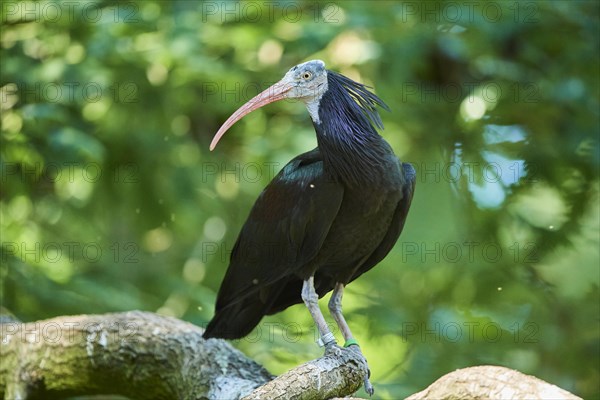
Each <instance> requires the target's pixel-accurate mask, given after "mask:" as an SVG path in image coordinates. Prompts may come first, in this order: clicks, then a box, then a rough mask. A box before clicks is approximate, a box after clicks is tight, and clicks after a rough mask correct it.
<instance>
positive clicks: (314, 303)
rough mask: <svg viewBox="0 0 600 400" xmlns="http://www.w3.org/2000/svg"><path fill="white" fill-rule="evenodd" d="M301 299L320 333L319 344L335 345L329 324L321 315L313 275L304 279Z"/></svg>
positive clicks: (327, 346)
mask: <svg viewBox="0 0 600 400" xmlns="http://www.w3.org/2000/svg"><path fill="white" fill-rule="evenodd" d="M302 300H303V301H304V304H306V308H308V311H309V312H310V315H311V316H312V318H313V320H314V321H315V324H316V325H317V329H318V330H319V335H321V338H320V339H319V344H320V345H323V346H325V347H326V348H329V347H330V346H332V345H335V344H336V342H335V337H334V336H333V334H332V333H331V330H329V326H328V325H327V322H326V321H325V317H323V313H322V312H321V309H320V308H319V295H318V294H317V292H316V290H315V285H314V277H313V276H311V277H310V278H308V279H307V280H305V281H304V284H303V285H302Z"/></svg>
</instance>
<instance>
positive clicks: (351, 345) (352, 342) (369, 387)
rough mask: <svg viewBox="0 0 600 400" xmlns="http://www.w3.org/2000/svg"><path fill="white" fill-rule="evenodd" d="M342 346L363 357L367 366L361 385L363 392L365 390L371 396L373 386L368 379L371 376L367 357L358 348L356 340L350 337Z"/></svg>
mask: <svg viewBox="0 0 600 400" xmlns="http://www.w3.org/2000/svg"><path fill="white" fill-rule="evenodd" d="M344 347H345V348H347V349H348V350H350V351H354V352H358V354H360V356H361V357H362V358H363V360H365V365H366V366H367V375H366V376H365V380H364V382H363V385H364V388H365V392H367V393H368V394H369V396H373V393H375V388H374V387H373V385H372V384H371V381H370V380H369V378H370V377H371V370H370V369H369V363H368V362H367V358H366V357H365V356H364V354H363V353H362V351H361V350H360V346H359V345H358V342H357V341H356V340H355V339H350V340H348V341H346V343H345V344H344Z"/></svg>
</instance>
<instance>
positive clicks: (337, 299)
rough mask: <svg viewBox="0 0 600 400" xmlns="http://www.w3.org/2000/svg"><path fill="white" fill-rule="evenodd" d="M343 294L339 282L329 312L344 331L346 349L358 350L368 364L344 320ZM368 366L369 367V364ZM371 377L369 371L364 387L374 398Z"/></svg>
mask: <svg viewBox="0 0 600 400" xmlns="http://www.w3.org/2000/svg"><path fill="white" fill-rule="evenodd" d="M343 294H344V284H342V283H339V282H338V283H336V284H335V286H334V288H333V293H332V294H331V299H330V300H329V312H330V313H331V316H332V317H333V319H334V320H335V322H336V323H337V325H338V327H339V328H340V331H342V335H343V336H344V340H345V341H346V343H345V344H344V347H351V348H353V349H356V350H358V352H359V353H360V355H361V356H362V357H363V358H364V359H365V362H367V359H366V358H365V356H364V355H363V354H362V351H360V347H359V346H358V343H357V342H356V340H355V339H354V337H353V336H352V332H350V327H349V326H348V324H347V323H346V319H345V318H344V315H343V314H342V295H343ZM367 366H368V364H367ZM370 375H371V371H370V370H369V372H368V374H367V376H366V377H365V381H364V385H365V391H366V392H367V393H368V394H369V396H372V395H373V393H375V389H374V388H373V385H371V382H370V381H369V376H370Z"/></svg>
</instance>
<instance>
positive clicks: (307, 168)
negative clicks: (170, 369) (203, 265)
mask: <svg viewBox="0 0 600 400" xmlns="http://www.w3.org/2000/svg"><path fill="white" fill-rule="evenodd" d="M343 195H344V190H343V187H342V186H341V185H340V184H339V183H337V182H335V181H333V180H331V179H330V178H328V177H327V176H326V175H324V173H323V161H322V158H321V154H320V152H319V150H318V148H317V149H314V150H313V151H310V152H308V153H304V154H302V155H300V156H298V157H296V158H294V159H293V160H292V161H290V162H289V163H288V164H287V165H286V166H285V167H284V168H283V170H281V172H280V173H279V174H278V175H277V176H276V177H275V178H274V179H273V180H272V181H271V183H269V185H268V186H267V187H266V188H265V190H264V191H263V192H262V193H261V195H260V196H259V198H258V199H257V200H256V203H255V204H254V207H253V208H252V210H251V211H250V215H249V216H248V219H247V220H246V223H245V224H244V226H243V228H242V230H241V232H240V235H239V237H238V239H237V242H236V244H235V246H234V248H233V250H232V253H231V261H230V264H229V268H228V270H227V273H226V274H225V278H224V279H223V283H222V284H221V288H220V289H219V294H218V296H217V303H216V307H215V309H216V310H215V316H214V317H213V319H212V320H211V322H210V323H209V324H208V326H207V328H206V331H205V332H204V337H205V338H209V337H222V338H227V339H234V338H239V337H243V336H245V335H246V334H248V333H249V332H250V331H251V330H252V329H253V328H254V327H255V326H256V325H257V324H258V322H259V321H260V319H261V318H262V317H263V316H264V315H265V314H266V313H268V312H269V309H270V307H271V305H272V304H271V303H273V302H274V301H275V300H276V299H277V297H278V296H279V294H280V293H281V291H282V290H283V289H284V288H285V287H286V285H287V283H288V282H289V281H290V280H297V279H298V278H297V277H294V276H293V274H294V272H295V271H297V270H299V269H300V268H301V267H302V266H303V265H304V264H306V263H307V262H309V261H310V260H311V259H313V258H314V257H315V256H316V255H317V253H318V252H319V250H320V249H321V246H322V244H323V241H324V240H325V237H326V236H327V233H328V232H329V228H330V227H331V224H332V223H333V220H334V219H335V217H336V216H337V214H338V211H339V208H340V205H341V203H342V198H343Z"/></svg>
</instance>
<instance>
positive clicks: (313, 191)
mask: <svg viewBox="0 0 600 400" xmlns="http://www.w3.org/2000/svg"><path fill="white" fill-rule="evenodd" d="M292 98H293V99H299V100H301V101H303V102H304V104H306V108H307V109H308V113H309V114H310V117H311V119H312V122H313V125H314V128H315V131H316V135H317V143H318V147H317V148H315V149H314V150H311V151H309V152H307V153H304V154H301V155H299V156H297V157H296V158H294V159H293V160H291V161H290V162H289V163H288V164H287V165H286V166H285V167H284V168H283V169H282V170H281V172H279V174H277V176H276V177H275V178H274V179H273V180H272V181H271V183H269V185H268V186H267V187H266V188H265V189H264V191H263V192H262V193H261V194H260V196H259V197H258V199H257V200H256V203H255V204H254V207H253V208H252V210H251V211H250V215H249V216H248V219H247V221H246V223H245V224H244V226H243V227H242V230H241V232H240V234H239V237H238V239H237V242H236V243H235V246H234V247H233V250H232V252H231V261H230V264H229V268H228V269H227V272H226V274H225V278H224V279H223V283H222V284H221V288H220V290H219V294H218V297H217V302H216V310H215V316H214V317H213V319H212V320H211V321H210V323H209V324H208V326H207V327H206V331H205V332H204V337H205V338H226V339H236V338H241V337H243V336H245V335H247V334H248V333H249V332H250V331H251V330H252V329H253V328H254V327H256V325H257V324H258V323H259V322H260V320H261V319H262V317H263V316H265V315H271V314H274V313H277V312H279V311H282V310H284V309H286V308H287V307H289V306H291V305H293V304H297V303H301V302H304V303H305V304H306V307H307V308H308V311H309V312H310V314H311V315H312V318H313V319H314V321H315V324H316V326H317V328H318V330H319V334H320V337H321V338H320V341H319V342H320V344H322V345H325V346H326V349H329V348H330V347H332V346H334V345H335V344H336V341H335V338H334V335H333V334H332V333H331V331H330V329H329V327H328V325H327V323H326V322H325V318H324V317H323V314H322V313H321V311H320V309H319V306H318V299H319V298H320V297H322V296H324V295H325V294H326V293H328V292H330V291H331V290H333V294H332V296H331V300H330V301H329V310H330V312H331V315H332V316H333V319H334V320H335V321H336V323H337V325H338V326H339V329H340V331H341V333H342V335H343V337H344V340H345V347H347V346H350V345H356V346H357V345H358V344H357V342H356V340H355V339H354V337H353V336H352V332H351V331H350V328H349V327H348V324H347V323H346V321H345V319H344V316H343V315H342V307H341V301H342V293H343V290H344V286H346V285H347V284H348V283H350V282H352V281H353V280H355V279H356V278H358V277H359V276H360V275H362V274H363V273H365V272H367V271H368V270H370V269H371V268H373V267H374V266H375V265H376V264H377V263H379V262H380V261H381V260H382V259H383V258H384V257H385V256H386V255H387V254H388V253H389V251H390V250H391V249H392V247H393V246H394V244H395V243H396V241H397V240H398V237H399V236H400V232H401V231H402V228H403V227H404V222H405V220H406V216H407V213H408V209H409V207H410V203H411V200H412V197H413V192H414V189H415V170H414V169H413V167H412V166H411V165H410V164H407V163H402V162H400V160H398V157H396V155H395V154H394V152H393V151H392V148H391V147H390V145H389V144H388V143H387V142H386V141H385V140H384V139H383V138H382V137H381V136H380V135H379V134H378V133H377V131H376V130H375V127H377V128H380V129H383V124H382V122H381V118H380V117H379V114H378V112H377V109H376V107H377V106H380V107H382V108H384V109H386V110H389V109H388V107H387V106H386V105H385V103H384V102H383V101H382V100H381V99H379V98H378V97H377V96H375V95H374V94H373V93H371V92H370V91H369V90H368V88H367V87H365V86H364V85H362V84H360V83H357V82H355V81H353V80H351V79H349V78H347V77H345V76H343V75H340V74H338V73H336V72H333V71H330V70H327V69H325V63H324V62H323V61H320V60H313V61H308V62H305V63H303V64H299V65H297V66H295V67H293V68H291V69H290V70H289V71H288V72H287V73H286V74H285V76H284V77H283V79H281V80H280V81H279V82H277V83H276V84H274V85H273V86H271V87H270V88H268V89H267V90H265V91H263V92H262V93H260V94H258V95H257V96H255V97H254V98H252V99H251V100H250V101H248V102H247V103H246V104H244V105H243V106H242V107H240V108H239V109H238V110H237V111H236V112H235V113H233V114H232V115H231V117H229V119H228V120H227V121H226V122H225V123H224V124H223V126H221V128H220V129H219V131H218V132H217V133H216V135H215V137H214V139H213V140H212V143H211V144H210V149H211V150H213V149H214V148H215V146H216V144H217V142H218V141H219V140H220V139H221V137H222V136H223V134H224V133H225V132H226V131H227V130H228V129H229V128H230V127H231V126H232V125H233V124H234V123H235V122H236V121H238V120H240V119H241V118H242V117H243V116H245V115H246V114H248V113H250V112H252V111H254V110H256V109H258V108H260V107H262V106H264V105H266V104H269V103H271V102H274V101H277V100H282V99H292ZM365 389H366V390H367V391H368V392H369V393H372V390H373V389H372V386H370V383H369V382H368V379H365Z"/></svg>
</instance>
